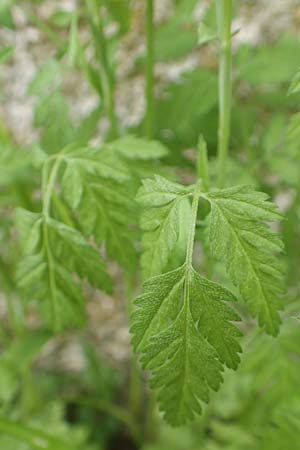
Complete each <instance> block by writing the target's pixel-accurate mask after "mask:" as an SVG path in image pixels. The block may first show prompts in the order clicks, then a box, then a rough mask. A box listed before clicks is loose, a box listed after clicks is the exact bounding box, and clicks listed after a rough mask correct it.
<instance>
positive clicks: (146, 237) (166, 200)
mask: <svg viewBox="0 0 300 450" xmlns="http://www.w3.org/2000/svg"><path fill="white" fill-rule="evenodd" d="M187 193H188V190H187V189H186V188H185V187H184V186H181V185H179V184H176V183H172V182H170V181H168V180H166V179H165V178H162V177H159V176H155V178H154V179H148V180H144V181H143V186H142V187H141V188H140V189H139V192H138V195H137V201H138V203H140V205H141V206H143V207H144V212H143V214H142V217H141V223H140V224H141V229H142V230H143V231H144V234H143V238H142V243H143V248H144V252H143V255H142V259H141V264H142V268H143V272H144V276H145V278H146V279H147V278H149V277H151V276H154V275H159V274H160V273H162V272H163V271H164V269H165V268H166V266H167V263H168V261H169V258H170V257H171V255H172V252H173V251H174V249H175V246H176V244H177V242H178V238H179V232H180V226H181V220H180V213H181V207H182V203H183V202H184V201H186V194H187Z"/></svg>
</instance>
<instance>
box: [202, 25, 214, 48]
mask: <svg viewBox="0 0 300 450" xmlns="http://www.w3.org/2000/svg"><path fill="white" fill-rule="evenodd" d="M216 38H217V33H216V31H215V30H213V29H212V28H210V27H209V26H207V25H206V24H205V23H204V22H200V24H199V26H198V45H203V44H206V43H207V42H210V41H212V40H214V39H216Z"/></svg>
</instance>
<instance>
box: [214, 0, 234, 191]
mask: <svg viewBox="0 0 300 450" xmlns="http://www.w3.org/2000/svg"><path fill="white" fill-rule="evenodd" d="M216 2H217V3H216V7H217V17H218V26H219V39H220V66H219V129H218V186H219V187H220V188H221V187H222V186H223V185H224V179H225V175H226V158H227V155H228V145H229V136H230V122H231V89H232V88H231V17H232V0H216Z"/></svg>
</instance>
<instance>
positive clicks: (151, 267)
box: [0, 0, 300, 450]
mask: <svg viewBox="0 0 300 450" xmlns="http://www.w3.org/2000/svg"><path fill="white" fill-rule="evenodd" d="M21 3H22V4H21V6H20V8H21V10H22V11H23V14H24V17H26V20H27V21H28V22H29V23H31V24H34V26H36V27H38V29H39V30H40V32H41V33H43V35H44V36H46V37H47V39H48V40H49V42H51V45H53V47H54V48H55V56H53V55H52V56H51V58H50V59H49V60H48V61H45V62H43V64H41V66H40V68H39V70H38V71H37V73H36V75H35V77H34V78H33V80H32V81H31V83H30V85H29V87H28V93H27V94H28V96H29V97H30V98H31V100H32V102H33V104H34V111H33V125H34V127H35V128H36V129H38V135H39V137H38V138H37V139H36V141H35V142H33V143H31V144H29V145H28V146H26V145H21V144H17V143H15V142H14V140H13V138H12V137H11V135H10V133H9V132H8V131H7V130H8V127H7V125H6V124H3V126H2V124H1V123H0V144H1V148H2V150H1V155H0V163H1V167H2V174H3V175H2V176H1V180H0V190H1V200H0V215H1V219H2V223H1V234H0V239H1V246H0V280H1V291H2V292H3V296H4V298H5V302H4V303H5V305H6V307H5V312H4V313H3V326H2V328H1V346H2V349H3V354H2V357H1V359H0V384H1V380H2V384H3V388H1V386H0V401H1V414H0V430H1V433H3V436H4V437H3V438H2V437H0V447H1V446H3V448H5V449H8V450H9V449H10V448H14V449H17V450H19V448H20V450H22V449H24V450H27V449H31V448H33V449H42V448H49V449H50V450H58V449H60V448H61V449H63V448H64V449H69V448H70V450H71V448H72V449H79V448H80V449H83V450H96V449H100V448H103V449H106V448H107V449H111V448H115V447H114V445H119V446H121V447H122V446H124V448H125V447H126V445H125V442H126V443H127V441H126V439H127V440H129V442H130V443H129V444H128V448H133V449H135V448H142V449H145V450H152V449H153V450H159V449H160V448H166V446H169V447H170V448H174V449H177V448H178V450H182V449H183V448H187V447H186V445H188V446H189V448H191V449H195V450H197V449H198V448H202V449H207V450H210V449H216V450H219V449H230V450H235V449H239V450H240V449H241V448H245V449H249V450H257V449H262V450H267V449H269V448H275V449H276V448H277V447H276V446H278V448H280V449H282V448H285V447H284V446H285V445H286V446H287V445H290V446H291V445H292V442H293V438H292V436H295V435H297V433H299V431H300V425H299V423H298V422H299V421H298V415H299V405H300V398H298V397H299V396H298V395H297V396H295V399H294V400H293V401H292V400H291V399H292V398H293V397H294V392H295V390H296V383H297V380H298V378H299V375H300V374H299V369H298V365H297V360H298V359H299V356H300V355H299V349H298V347H299V345H298V343H299V323H298V315H299V299H298V297H299V281H298V278H299V270H298V267H299V252H298V249H297V246H296V244H295V238H296V237H297V236H298V235H299V231H298V228H299V217H300V212H299V197H300V184H299V170H298V166H299V156H298V155H299V143H300V127H299V113H298V112H297V107H298V101H299V66H300V61H298V60H297V58H295V57H294V54H295V51H297V49H298V47H297V45H296V44H295V39H294V38H292V37H291V36H282V37H281V38H280V39H279V40H278V43H277V44H276V46H275V47H274V48H272V46H271V45H270V46H268V45H266V46H264V45H261V46H258V47H257V48H252V47H251V46H250V45H247V44H244V45H241V46H240V47H237V48H235V47H234V45H233V44H234V39H235V38H236V36H238V33H239V30H235V29H234V28H233V25H232V24H233V17H234V14H236V13H237V12H238V4H239V2H234V1H233V0H219V1H217V2H215V4H214V3H213V2H211V4H209V5H208V6H207V8H206V10H205V11H206V12H205V14H204V15H203V17H202V19H201V20H200V19H198V18H197V19H196V20H195V18H194V16H195V8H196V6H197V4H198V3H197V2H196V0H180V1H176V2H175V1H174V2H173V3H174V5H173V6H174V10H173V13H170V14H169V17H168V19H167V20H166V19H164V20H162V21H159V20H157V18H156V14H157V11H158V9H157V8H158V3H157V2H155V1H153V0H145V1H140V0H137V1H135V2H126V1H123V0H86V1H83V2H80V5H79V4H78V5H77V6H76V7H74V9H73V10H72V11H71V12H70V11H63V10H60V9H59V8H58V10H57V11H56V12H55V13H54V14H53V15H52V16H51V17H50V19H49V21H48V22H47V23H46V22H43V21H41V19H40V18H39V14H38V13H37V12H36V11H38V9H37V10H36V8H31V6H32V5H31V4H30V3H31V2H28V1H26V0H24V1H22V2H21ZM200 3H201V2H200ZM208 3H209V2H208ZM14 8H15V5H14V2H13V1H12V2H5V5H4V6H2V7H1V6H0V22H1V23H2V24H3V26H4V27H5V28H12V29H13V27H14V23H13V11H14ZM37 8H38V7H37ZM140 15H141V16H142V17H143V19H142V25H143V27H142V29H143V33H144V40H145V42H144V49H143V53H142V54H139V55H138V56H137V57H135V56H133V57H132V58H133V63H132V67H131V68H130V69H128V73H125V75H124V78H122V74H121V75H120V73H119V72H118V52H121V51H122V45H125V44H124V42H125V43H126V39H129V38H128V36H130V30H131V27H132V26H133V24H134V21H135V20H137V18H139V20H141V18H140ZM112 25H113V27H112ZM110 27H112V29H114V31H113V33H112V35H110V33H111V31H110V29H111V28H110ZM182 30H185V32H184V33H183V32H182ZM66 36H67V39H66ZM295 49H296V50H295ZM195 52H198V53H199V54H201V55H202V53H203V55H205V54H206V53H208V54H209V52H211V54H212V55H213V58H212V61H213V62H212V64H211V65H212V66H213V67H212V68H211V67H210V64H208V67H202V66H200V67H198V65H196V66H195V67H194V68H193V69H191V70H189V71H188V72H187V73H183V75H182V76H181V79H180V82H178V80H177V81H175V82H174V81H172V80H168V81H167V82H165V81H161V80H159V77H160V75H159V73H160V72H159V70H157V69H159V67H158V64H157V65H156V63H159V64H161V65H164V64H165V66H163V69H164V70H165V69H166V68H168V65H169V64H171V63H172V61H173V60H176V59H179V58H184V57H187V56H188V55H189V54H191V53H195ZM298 52H299V49H298ZM53 54H54V53H53ZM216 55H218V56H216ZM13 57H14V47H13V46H7V47H4V48H3V49H1V51H0V64H1V65H2V66H3V67H6V66H5V65H6V64H9V63H10V61H11V59H12V58H13ZM283 57H284V58H285V62H286V64H285V67H284V68H280V67H279V68H278V72H276V74H274V73H273V74H272V73H269V72H270V71H268V68H267V67H266V63H265V61H269V65H270V66H272V65H273V66H274V65H275V64H276V61H277V60H280V59H282V58H283ZM134 58H136V59H134ZM214 58H215V59H214ZM216 58H217V59H216ZM216 62H217V64H216ZM233 68H234V70H233ZM125 72H126V71H125ZM70 74H73V75H74V74H76V75H77V76H79V77H80V79H84V80H85V82H86V84H87V86H88V88H89V89H90V91H91V92H92V93H93V95H94V98H95V99H96V100H95V105H94V107H93V108H92V110H91V111H90V112H89V113H88V114H84V115H83V116H81V117H80V118H79V119H78V118H77V119H74V117H73V115H72V114H71V110H72V107H71V102H70V99H69V98H68V96H67V95H66V93H65V90H66V85H65V83H66V80H68V76H69V75H70ZM137 74H138V75H137ZM268 74H269V75H268ZM135 77H136V78H135ZM138 77H142V78H143V82H144V84H143V88H144V102H145V111H144V114H143V117H141V118H140V119H139V121H137V122H134V123H133V124H131V125H126V121H125V122H124V118H122V117H121V114H120V112H119V92H120V91H119V84H120V86H121V85H122V82H124V80H125V85H126V82H127V81H128V80H129V81H131V82H132V79H133V83H135V82H136V80H138ZM131 78H132V79H131ZM162 79H163V77H162ZM268 82H269V83H270V84H269V85H268ZM245 85H246V89H244V86H245ZM266 86H267V87H266ZM123 89H125V88H124V87H123ZM287 94H288V95H287ZM71 97H72V96H71ZM270 111H271V113H270ZM275 111H276V112H275ZM260 122H261V123H260ZM261 124H262V125H261ZM34 139H35V138H34ZM183 150H185V151H183ZM274 180H275V181H274ZM281 196H283V197H284V198H286V197H287V198H288V205H287V206H286V207H285V208H282V205H281ZM271 199H273V200H271ZM278 199H279V201H278ZM277 203H278V205H279V207H278V206H277ZM283 210H284V211H283ZM283 296H284V297H283ZM94 298H97V299H100V301H104V299H107V298H110V300H111V301H113V300H112V299H113V298H114V299H116V298H118V299H121V300H122V305H123V306H124V305H125V307H124V308H123V306H122V309H125V310H126V316H127V317H128V329H129V331H130V336H131V337H130V339H131V349H132V355H130V357H127V360H126V370H123V369H124V368H123V367H122V370H116V369H115V367H114V365H113V364H110V363H108V362H107V361H106V359H105V357H104V356H103V355H102V353H101V352H102V349H101V350H100V352H99V349H98V348H97V345H96V344H95V343H94V342H93V331H91V329H90V326H91V322H92V316H93V314H94V313H93V310H92V313H91V312H90V308H92V307H93V303H94V302H93V301H92V300H93V299H94ZM283 299H284V301H283ZM90 300H91V301H90ZM284 306H285V307H284ZM103 322H104V320H103ZM104 325H105V324H104V323H100V324H98V323H97V328H101V327H102V326H104ZM126 326H127V324H126ZM114 331H117V330H114ZM73 338H75V340H76V342H77V344H78V346H79V348H80V352H81V353H80V354H81V355H83V357H82V359H83V360H84V370H81V371H80V373H72V374H70V373H68V372H66V373H63V374H62V373H60V372H59V370H58V371H56V370H53V371H51V370H49V369H48V368H45V367H44V366H43V364H44V359H43V358H44V356H43V355H44V352H46V359H47V348H48V345H49V346H50V347H51V345H54V346H55V345H57V344H56V343H57V342H58V345H60V344H61V345H63V344H62V343H63V342H65V341H68V339H73ZM103 354H105V352H103ZM127 365H128V366H129V367H128V368H127ZM228 369H232V370H228ZM39 379H41V380H42V381H41V383H40V385H39V383H38V382H37V380H39ZM35 387H36V391H37V392H36V393H35ZM148 387H150V389H148ZM118 398H119V399H120V400H117V399H118ZM47 402H48V403H49V407H47V408H45V404H48V403H47ZM256 402H257V404H258V405H259V406H258V409H259V413H257V414H256V413H255V414H254V413H253V411H254V410H255V408H254V406H253V405H254V403H256ZM144 405H146V407H145V406H144ZM158 411H159V412H160V413H161V414H160V413H158ZM161 417H163V420H162V419H161ZM191 420H194V421H195V422H194V424H193V425H192V426H191V425H189V422H190V421H191ZM99 421H100V422H101V423H102V424H103V425H102V428H101V429H99V426H98V424H99ZM48 423H49V424H50V426H49V430H48V429H47V431H45V425H46V424H48ZM71 423H72V424H73V423H74V424H75V425H74V426H73V425H72V426H71ZM169 425H171V426H172V428H171V427H169ZM182 425H185V427H181V428H176V427H178V426H182ZM189 427H190V428H189ZM124 430H125V432H124ZM121 435H122V439H124V440H123V441H121V443H119V442H118V439H116V436H118V438H119V436H121ZM113 439H116V442H117V443H116V444H115V443H114V442H113V443H112V440H113ZM2 441H3V442H2ZM282 443H283V444H282ZM17 445H20V447H17ZM1 448H2V447H1Z"/></svg>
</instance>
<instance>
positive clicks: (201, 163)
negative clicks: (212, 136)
mask: <svg viewBox="0 0 300 450" xmlns="http://www.w3.org/2000/svg"><path fill="white" fill-rule="evenodd" d="M197 174H198V177H199V178H201V180H202V185H203V189H204V190H205V192H207V191H209V168H208V158H207V145H206V142H205V140H204V138H203V136H200V137H199V140H198V158H197Z"/></svg>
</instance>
